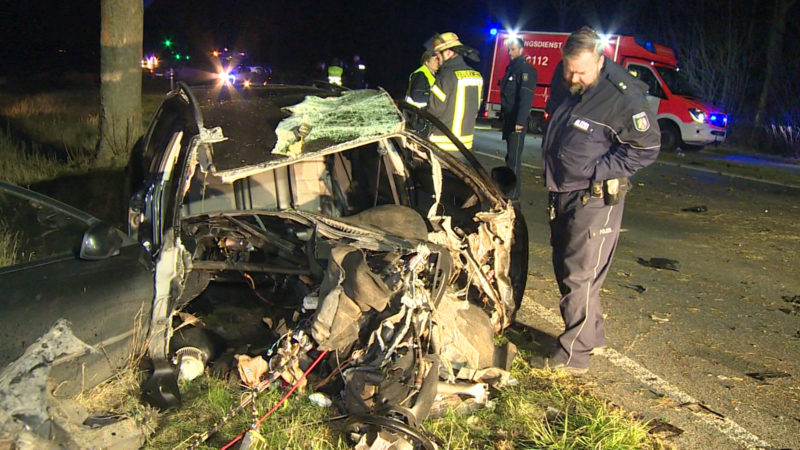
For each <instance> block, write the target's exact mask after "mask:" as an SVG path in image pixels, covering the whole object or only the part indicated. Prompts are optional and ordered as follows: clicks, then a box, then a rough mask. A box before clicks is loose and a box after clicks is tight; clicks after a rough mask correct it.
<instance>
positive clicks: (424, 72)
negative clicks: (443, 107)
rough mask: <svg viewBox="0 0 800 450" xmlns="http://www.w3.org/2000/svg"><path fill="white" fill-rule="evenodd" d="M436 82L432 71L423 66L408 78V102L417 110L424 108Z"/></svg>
mask: <svg viewBox="0 0 800 450" xmlns="http://www.w3.org/2000/svg"><path fill="white" fill-rule="evenodd" d="M435 80H436V76H434V75H433V73H432V72H431V69H428V66H426V65H425V64H423V65H422V66H420V68H419V69H417V70H415V71H413V72H411V75H409V77H408V89H406V99H405V100H406V102H408V103H411V104H412V105H414V106H416V107H417V108H424V107H425V106H426V105H427V104H428V96H429V95H430V93H431V86H433V82H434V81H435Z"/></svg>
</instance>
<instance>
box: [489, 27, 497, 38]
mask: <svg viewBox="0 0 800 450" xmlns="http://www.w3.org/2000/svg"><path fill="white" fill-rule="evenodd" d="M489 34H491V35H492V36H497V28H492V29H491V30H489Z"/></svg>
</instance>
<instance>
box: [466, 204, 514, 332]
mask: <svg viewBox="0 0 800 450" xmlns="http://www.w3.org/2000/svg"><path fill="white" fill-rule="evenodd" d="M475 218H476V219H478V220H480V221H482V222H483V223H482V224H481V226H480V227H479V228H478V236H479V237H478V238H474V235H473V236H470V238H471V239H470V245H471V246H472V252H473V254H475V255H481V258H480V259H479V261H480V264H481V267H482V268H483V267H485V265H486V260H485V259H484V258H486V257H487V256H488V255H489V254H490V253H491V255H492V257H493V262H494V264H493V267H492V268H491V279H492V281H493V288H494V290H495V292H496V297H495V298H496V299H497V301H496V303H495V304H493V305H490V306H491V308H492V324H493V325H494V330H495V332H497V333H500V332H502V331H503V330H504V329H506V328H507V327H508V326H509V325H511V321H512V319H513V313H514V308H515V304H514V288H513V286H512V285H511V278H510V277H509V275H510V270H511V244H512V243H513V240H514V219H515V212H514V208H513V207H512V206H511V205H508V206H507V207H506V208H505V209H503V210H502V211H500V212H480V213H478V214H476V215H475ZM490 250H491V252H490Z"/></svg>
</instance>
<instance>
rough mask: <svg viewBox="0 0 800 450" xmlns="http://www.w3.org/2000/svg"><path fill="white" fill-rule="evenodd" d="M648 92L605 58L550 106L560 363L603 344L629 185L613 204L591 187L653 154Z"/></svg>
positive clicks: (547, 166) (655, 142) (656, 142)
mask: <svg viewBox="0 0 800 450" xmlns="http://www.w3.org/2000/svg"><path fill="white" fill-rule="evenodd" d="M562 79H563V75H562V72H561V71H557V72H556V73H555V74H554V75H553V80H554V83H557V82H560V81H555V80H562ZM645 90H646V87H644V86H643V84H642V83H641V82H640V81H638V80H636V79H635V78H633V77H632V76H631V75H629V74H628V73H627V72H626V71H625V70H624V69H623V68H622V67H620V66H619V65H617V64H615V63H614V62H612V61H610V60H609V59H607V58H606V59H605V62H604V66H603V69H602V71H601V73H600V75H599V76H598V80H597V82H596V83H595V84H594V85H593V86H590V87H589V88H588V89H587V90H586V92H584V93H583V95H571V94H570V93H569V92H568V91H564V92H562V94H563V95H559V97H560V98H557V99H556V101H554V102H551V104H550V109H551V111H550V112H551V117H550V122H549V124H548V126H547V131H546V133H545V136H544V138H543V144H542V149H543V152H542V154H543V158H544V178H545V184H546V186H547V188H548V189H549V191H550V194H549V196H550V197H549V210H550V233H551V245H552V247H553V269H554V272H555V276H556V280H557V281H558V287H559V290H560V291H561V295H562V297H561V301H560V309H561V316H562V317H563V319H564V328H565V330H564V333H563V334H561V335H560V336H559V337H558V341H559V346H558V348H557V349H556V351H555V352H554V353H553V355H552V356H551V358H552V363H553V364H555V365H557V364H564V365H566V366H570V367H574V368H579V369H582V368H586V367H587V366H588V365H589V356H590V352H591V351H592V349H593V348H597V347H604V346H605V344H606V342H605V332H604V329H603V310H602V307H601V305H600V288H601V286H602V284H603V281H604V280H605V277H606V275H607V274H608V270H609V267H610V266H611V258H612V256H613V254H614V250H615V248H616V245H617V238H618V237H619V228H620V224H621V222H622V210H623V206H624V203H625V200H624V189H623V190H622V191H621V194H620V195H619V197H620V198H619V200H618V201H619V203H618V204H616V205H609V204H606V201H604V198H603V195H596V193H595V195H593V193H592V189H591V187H592V182H600V181H604V180H609V179H615V178H620V177H628V176H631V175H633V174H634V173H635V172H636V171H637V170H639V169H641V168H643V167H646V166H648V165H650V164H651V163H653V161H655V160H656V157H657V156H658V151H659V147H660V132H659V129H658V124H657V122H656V121H655V120H654V118H655V117H654V115H653V112H652V111H651V109H650V107H649V106H648V104H647V101H646V99H645V95H644V92H645ZM626 181H627V178H623V184H624V182H626Z"/></svg>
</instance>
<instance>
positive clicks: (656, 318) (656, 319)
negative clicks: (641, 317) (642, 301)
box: [650, 314, 669, 323]
mask: <svg viewBox="0 0 800 450" xmlns="http://www.w3.org/2000/svg"><path fill="white" fill-rule="evenodd" d="M650 319H651V320H653V321H654V322H659V323H665V322H669V318H667V317H661V316H658V315H656V314H650Z"/></svg>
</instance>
